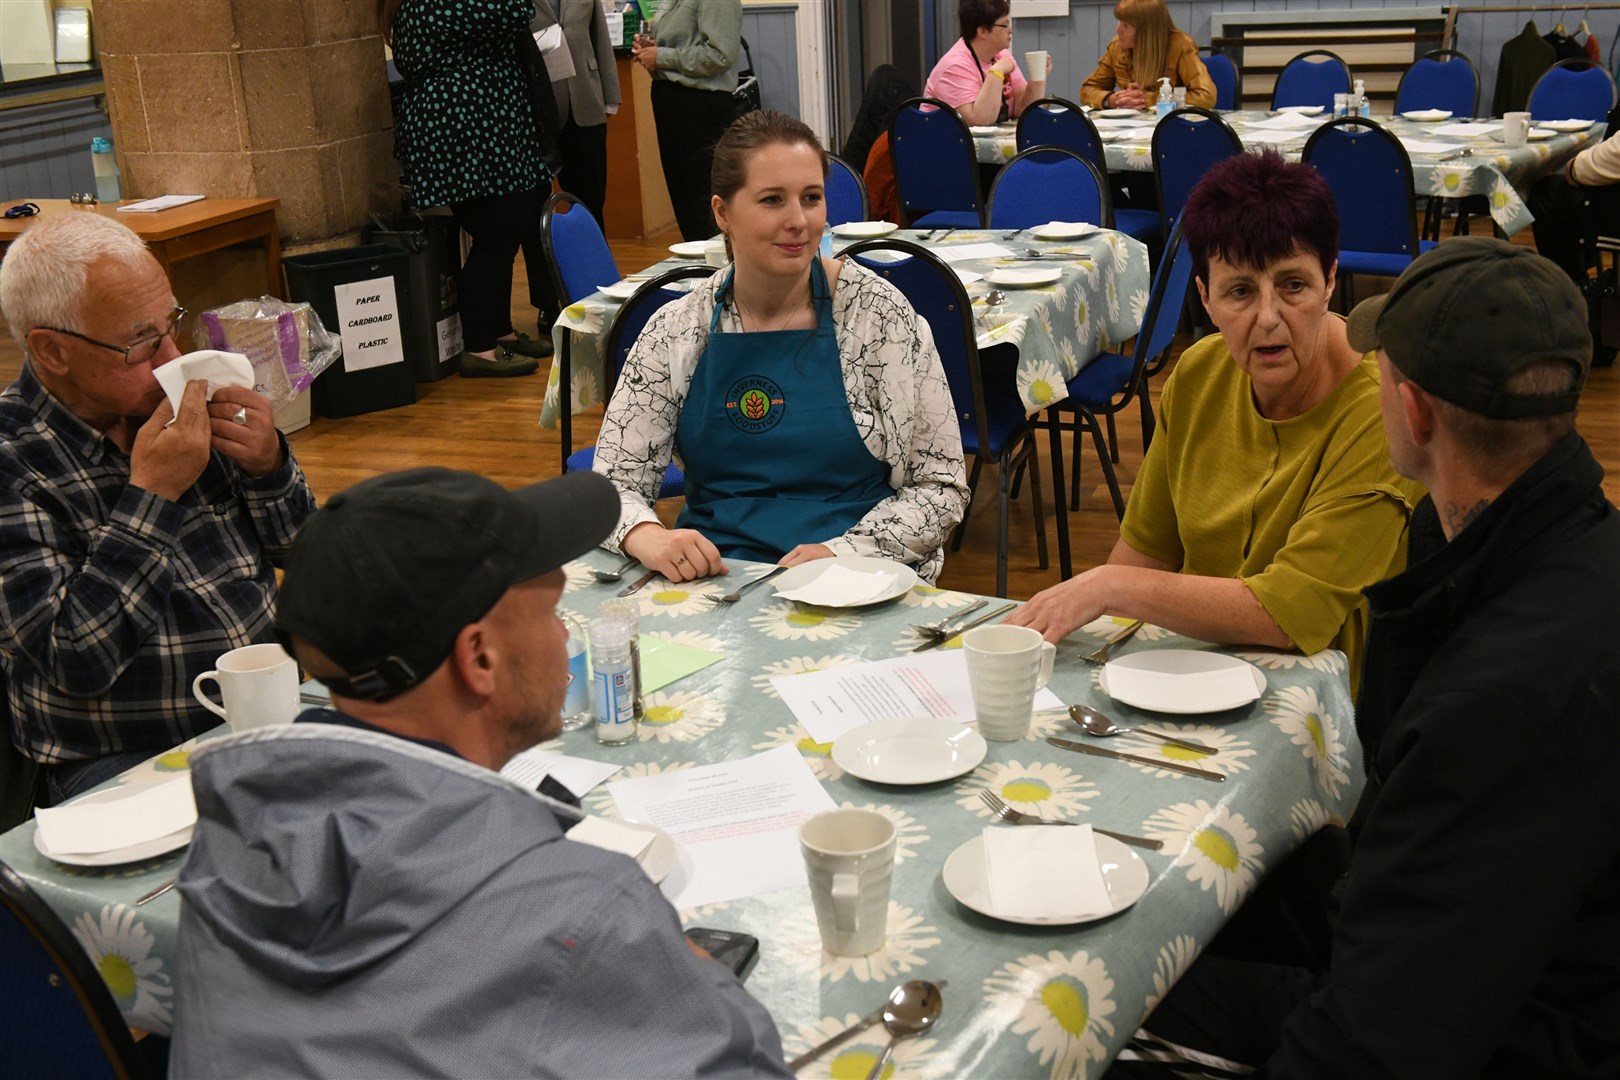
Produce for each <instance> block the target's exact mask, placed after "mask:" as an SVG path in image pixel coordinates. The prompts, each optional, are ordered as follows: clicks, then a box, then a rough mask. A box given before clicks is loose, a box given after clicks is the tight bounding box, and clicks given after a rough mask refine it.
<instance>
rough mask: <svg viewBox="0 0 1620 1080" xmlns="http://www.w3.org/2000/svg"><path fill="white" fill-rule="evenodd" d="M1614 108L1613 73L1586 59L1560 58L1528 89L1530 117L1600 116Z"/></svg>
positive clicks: (1602, 116) (1565, 118) (1597, 118)
mask: <svg viewBox="0 0 1620 1080" xmlns="http://www.w3.org/2000/svg"><path fill="white" fill-rule="evenodd" d="M1612 108H1614V77H1613V76H1611V75H1610V74H1609V73H1608V72H1607V71H1605V70H1604V69H1603V68H1602V66H1600V65H1598V64H1594V63H1592V61H1590V60H1560V61H1559V62H1558V63H1556V64H1554V65H1553V66H1552V67H1550V68H1548V69H1547V70H1546V72H1545V73H1543V74H1542V76H1541V78H1540V79H1537V80H1536V85H1535V87H1534V88H1533V89H1531V91H1530V105H1529V111H1530V117H1531V119H1534V120H1594V121H1595V120H1602V119H1603V118H1604V117H1606V116H1608V115H1609V110H1610V109H1612Z"/></svg>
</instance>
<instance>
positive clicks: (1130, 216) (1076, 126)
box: [1018, 97, 1159, 243]
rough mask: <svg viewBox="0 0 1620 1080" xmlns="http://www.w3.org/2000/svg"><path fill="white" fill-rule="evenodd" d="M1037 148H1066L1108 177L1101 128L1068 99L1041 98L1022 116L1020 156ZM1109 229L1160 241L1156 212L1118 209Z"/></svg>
mask: <svg viewBox="0 0 1620 1080" xmlns="http://www.w3.org/2000/svg"><path fill="white" fill-rule="evenodd" d="M1036 146H1062V147H1065V148H1066V149H1069V150H1073V151H1074V152H1075V153H1077V154H1079V155H1080V156H1081V157H1083V158H1085V159H1086V160H1087V161H1089V162H1091V163H1092V164H1093V165H1095V166H1096V167H1097V173H1098V175H1100V176H1102V177H1103V179H1104V180H1106V179H1107V178H1108V156H1107V154H1106V152H1105V151H1104V150H1103V142H1102V138H1101V137H1100V136H1099V135H1098V134H1097V126H1096V125H1095V124H1093V123H1092V122H1091V118H1090V117H1089V116H1087V115H1086V114H1085V110H1083V109H1082V108H1080V106H1078V105H1076V104H1075V103H1074V102H1072V101H1070V100H1068V99H1067V98H1060V97H1044V98H1040V99H1039V100H1037V101H1032V102H1030V104H1029V107H1028V108H1026V109H1025V110H1024V111H1023V112H1022V113H1020V114H1019V115H1018V151H1019V153H1023V152H1024V151H1025V150H1029V149H1030V148H1032V147H1036ZM1111 198H1112V197H1111V196H1110V199H1111ZM1047 220H1051V219H1050V218H1048V219H1047ZM1109 228H1112V229H1118V230H1119V231H1120V232H1122V233H1124V234H1125V235H1126V236H1132V237H1135V238H1136V239H1138V240H1141V241H1143V242H1144V243H1146V242H1147V241H1150V240H1157V239H1158V238H1159V214H1158V211H1156V210H1134V209H1131V208H1130V207H1118V208H1116V209H1115V210H1114V224H1113V225H1111V226H1109Z"/></svg>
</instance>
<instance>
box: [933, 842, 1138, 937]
mask: <svg viewBox="0 0 1620 1080" xmlns="http://www.w3.org/2000/svg"><path fill="white" fill-rule="evenodd" d="M1092 835H1093V836H1094V837H1095V838H1096V841H1097V861H1098V862H1099V863H1100V864H1102V874H1103V884H1104V885H1106V886H1107V887H1108V899H1109V900H1111V901H1112V902H1113V905H1114V906H1113V909H1112V910H1110V911H1104V912H1101V913H1100V914H1094V915H1047V916H1043V917H1041V918H1027V917H1025V916H1022V915H1003V914H1001V913H1000V912H998V911H997V910H996V909H995V905H994V904H992V903H991V902H990V877H989V874H988V872H987V871H986V869H985V864H984V836H983V835H982V834H981V835H978V836H975V837H974V838H973V839H971V840H969V841H968V842H967V843H965V844H963V845H962V846H961V847H959V848H957V849H956V850H955V851H953V852H951V855H950V858H948V859H946V860H945V869H944V872H943V876H944V878H945V889H946V891H947V892H949V893H950V894H951V895H952V896H954V897H956V899H957V900H958V901H960V902H961V903H962V904H963V906H965V907H969V908H972V909H973V910H974V911H977V912H978V913H979V914H980V915H988V916H990V918H992V919H1000V920H1002V921H1003V922H1012V923H1022V924H1023V925H1025V926H1073V925H1075V924H1076V923H1087V922H1095V921H1097V920H1098V919H1106V918H1108V917H1109V916H1110V915H1117V914H1119V913H1120V912H1121V911H1124V910H1125V909H1126V908H1128V907H1130V906H1131V905H1132V904H1134V903H1136V902H1137V901H1138V900H1140V899H1142V894H1143V893H1145V892H1147V887H1148V880H1149V877H1150V875H1149V874H1148V868H1147V863H1145V862H1143V861H1142V860H1141V858H1140V857H1139V856H1138V855H1137V854H1136V852H1134V851H1132V850H1131V849H1130V848H1128V847H1126V846H1125V845H1124V844H1122V843H1120V842H1119V841H1118V840H1115V839H1114V838H1113V837H1112V836H1104V835H1103V834H1102V833H1093V834H1092Z"/></svg>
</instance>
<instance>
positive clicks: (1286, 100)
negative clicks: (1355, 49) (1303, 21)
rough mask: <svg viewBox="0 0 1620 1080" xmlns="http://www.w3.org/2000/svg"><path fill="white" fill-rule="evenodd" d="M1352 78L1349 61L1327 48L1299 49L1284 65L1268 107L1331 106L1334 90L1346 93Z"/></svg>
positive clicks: (1337, 92)
mask: <svg viewBox="0 0 1620 1080" xmlns="http://www.w3.org/2000/svg"><path fill="white" fill-rule="evenodd" d="M1352 82H1353V80H1352V79H1351V78H1350V65H1349V64H1346V63H1345V62H1344V61H1343V60H1342V59H1341V58H1340V57H1339V54H1338V53H1335V52H1330V51H1329V50H1327V49H1311V50H1310V51H1309V52H1302V53H1300V54H1299V55H1298V56H1296V57H1294V58H1293V59H1292V60H1290V61H1288V63H1287V64H1285V65H1283V69H1282V74H1280V75H1278V76H1277V85H1276V86H1275V87H1274V88H1273V89H1272V91H1271V107H1272V108H1273V109H1280V108H1282V107H1283V106H1284V105H1320V106H1322V107H1323V108H1324V109H1328V110H1331V109H1332V108H1333V95H1334V94H1348V93H1349V92H1350V86H1351V83H1352Z"/></svg>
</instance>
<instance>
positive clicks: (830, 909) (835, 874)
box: [799, 810, 895, 956]
mask: <svg viewBox="0 0 1620 1080" xmlns="http://www.w3.org/2000/svg"><path fill="white" fill-rule="evenodd" d="M894 840H895V828H894V822H892V821H890V820H889V819H888V818H886V817H884V816H883V815H882V814H879V813H877V812H875V811H872V810H828V811H826V812H825V813H820V814H817V815H816V816H815V817H812V818H810V819H809V820H808V821H806V822H805V823H804V824H803V825H800V826H799V849H800V850H801V851H803V852H804V865H805V869H806V870H807V871H808V872H809V877H810V902H811V903H812V904H813V905H815V909H816V928H817V929H818V930H820V931H821V947H822V948H823V949H826V950H827V951H828V952H830V953H832V954H833V955H834V956H867V955H869V954H871V953H875V952H877V951H878V950H879V949H881V948H882V947H883V941H884V938H885V936H886V927H887V925H888V921H889V885H890V883H891V882H892V881H893V879H894Z"/></svg>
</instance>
